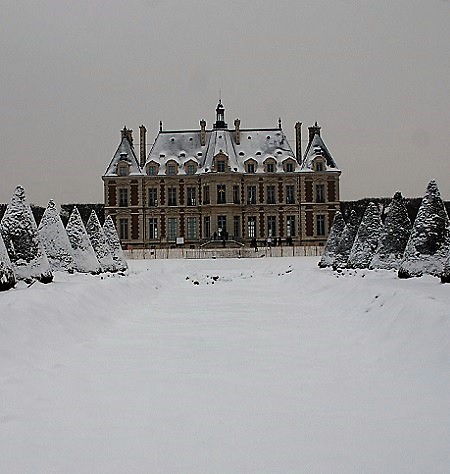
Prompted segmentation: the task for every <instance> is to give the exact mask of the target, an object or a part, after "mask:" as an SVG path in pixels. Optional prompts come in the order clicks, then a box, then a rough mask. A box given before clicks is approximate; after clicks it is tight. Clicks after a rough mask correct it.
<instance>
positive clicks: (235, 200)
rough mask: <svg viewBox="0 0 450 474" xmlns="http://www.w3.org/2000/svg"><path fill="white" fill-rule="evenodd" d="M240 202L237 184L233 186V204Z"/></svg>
mask: <svg viewBox="0 0 450 474" xmlns="http://www.w3.org/2000/svg"><path fill="white" fill-rule="evenodd" d="M240 202H241V193H240V187H239V186H233V204H240Z"/></svg>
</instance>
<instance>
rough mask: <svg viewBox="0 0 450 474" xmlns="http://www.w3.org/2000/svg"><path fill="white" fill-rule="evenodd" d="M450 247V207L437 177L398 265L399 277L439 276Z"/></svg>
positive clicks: (424, 201) (425, 198) (423, 200)
mask: <svg viewBox="0 0 450 474" xmlns="http://www.w3.org/2000/svg"><path fill="white" fill-rule="evenodd" d="M449 247H450V228H449V220H448V215H447V211H446V210H445V207H444V203H443V202H442V199H441V196H440V193H439V189H438V187H437V184H436V182H435V181H431V182H430V183H429V184H428V187H427V192H426V194H425V196H424V197H423V199H422V203H421V204H420V208H419V212H418V213H417V217H416V220H415V221H414V225H413V228H412V231H411V236H410V238H409V240H408V243H407V244H406V249H405V253H404V255H403V259H402V261H401V263H400V267H399V269H398V276H399V277H400V278H411V277H419V276H421V275H423V274H430V275H434V276H440V275H441V274H442V272H443V267H444V262H445V260H446V259H447V255H448V251H449Z"/></svg>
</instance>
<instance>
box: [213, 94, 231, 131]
mask: <svg viewBox="0 0 450 474" xmlns="http://www.w3.org/2000/svg"><path fill="white" fill-rule="evenodd" d="M214 128H228V125H227V124H226V123H225V107H224V106H223V105H222V100H219V103H218V104H217V107H216V123H215V124H214Z"/></svg>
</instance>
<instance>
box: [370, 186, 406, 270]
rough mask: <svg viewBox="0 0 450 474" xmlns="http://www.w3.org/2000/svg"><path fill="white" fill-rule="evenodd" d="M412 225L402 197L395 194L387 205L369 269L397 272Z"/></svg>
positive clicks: (397, 193)
mask: <svg viewBox="0 0 450 474" xmlns="http://www.w3.org/2000/svg"><path fill="white" fill-rule="evenodd" d="M411 228H412V224H411V221H410V219H409V216H408V211H407V210H406V206H405V203H404V201H403V196H402V194H401V193H400V192H396V193H395V195H394V197H393V198H392V201H391V203H390V205H389V208H388V211H387V214H386V218H385V220H384V226H383V228H382V230H381V234H380V239H379V242H378V248H377V250H376V252H375V255H374V256H373V258H372V261H371V263H370V267H369V268H372V269H373V268H381V269H384V270H391V269H395V270H397V269H398V267H399V266H400V262H401V260H402V258H403V253H404V252H405V247H406V244H407V243H408V239H409V236H410V235H411Z"/></svg>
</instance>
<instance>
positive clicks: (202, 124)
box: [200, 119, 206, 146]
mask: <svg viewBox="0 0 450 474" xmlns="http://www.w3.org/2000/svg"><path fill="white" fill-rule="evenodd" d="M200 144H201V146H205V145H206V121H205V120H203V119H202V120H200Z"/></svg>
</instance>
